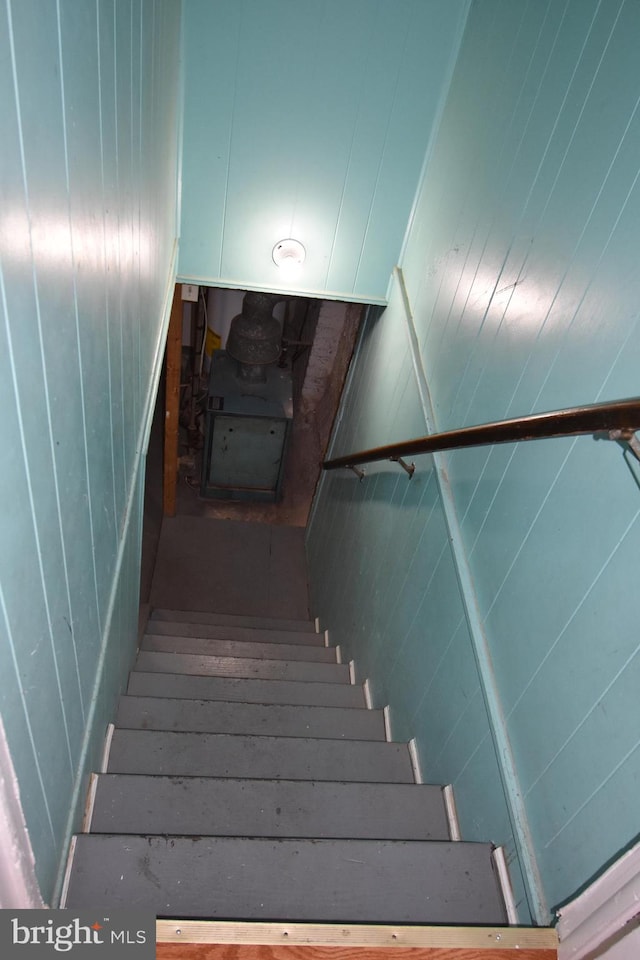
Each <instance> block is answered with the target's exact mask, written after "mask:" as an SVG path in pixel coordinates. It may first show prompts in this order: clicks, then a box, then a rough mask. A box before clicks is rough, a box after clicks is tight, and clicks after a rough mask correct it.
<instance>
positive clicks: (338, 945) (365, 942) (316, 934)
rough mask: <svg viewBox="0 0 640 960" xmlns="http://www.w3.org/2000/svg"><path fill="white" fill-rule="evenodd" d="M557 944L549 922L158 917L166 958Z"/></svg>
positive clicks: (321, 957)
mask: <svg viewBox="0 0 640 960" xmlns="http://www.w3.org/2000/svg"><path fill="white" fill-rule="evenodd" d="M557 947H558V935H557V933H556V931H555V930H552V929H551V928H549V927H533V928H532V927H504V926H500V927H489V926H483V927H473V926H461V927H452V926H444V925H442V926H437V927H428V926H406V925H402V926H398V925H394V926H391V925H385V924H378V923H376V924H367V925H362V924H358V925H355V924H349V925H347V924H328V923H325V924H312V923H260V922H253V923H243V922H240V921H235V922H234V921H224V920H220V921H215V920H213V921H212V920H184V919H179V920H158V921H157V922H156V954H157V957H158V958H159V960H162V958H164V960H178V958H182V957H184V958H185V960H338V958H339V960H382V958H385V957H391V958H393V960H557ZM181 951H182V952H181Z"/></svg>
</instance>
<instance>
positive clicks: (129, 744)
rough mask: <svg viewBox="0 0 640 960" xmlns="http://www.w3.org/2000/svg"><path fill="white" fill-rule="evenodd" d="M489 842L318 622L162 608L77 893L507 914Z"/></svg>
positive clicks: (415, 920) (420, 915) (346, 919)
mask: <svg viewBox="0 0 640 960" xmlns="http://www.w3.org/2000/svg"><path fill="white" fill-rule="evenodd" d="M492 853H493V851H492V847H491V845H490V844H489V843H487V844H483V843H467V842H460V841H452V840H451V839H450V833H449V824H448V820H447V815H446V810H445V804H444V801H443V792H442V788H441V787H440V786H437V785H425V784H417V783H415V782H414V772H413V766H412V763H411V757H410V753H409V749H408V745H407V744H404V743H389V742H387V741H386V739H385V725H384V719H383V716H382V713H381V712H380V711H378V710H370V709H367V706H366V702H365V697H364V691H363V689H362V687H358V686H355V685H354V684H352V683H351V677H350V671H349V667H348V666H347V665H345V664H341V663H339V662H338V658H337V655H336V650H335V649H333V648H330V647H327V646H326V645H325V638H324V636H323V635H321V634H319V633H317V632H316V628H315V624H314V623H313V622H311V621H309V622H307V621H300V620H296V621H286V620H282V619H279V620H273V621H269V620H264V619H262V618H257V617H246V618H245V617H233V616H230V615H216V614H199V613H196V612H189V613H184V612H178V611H168V610H156V611H155V612H154V613H153V614H152V617H151V619H150V620H149V623H148V626H147V631H146V634H145V637H144V640H143V643H142V648H141V650H140V651H139V655H138V658H137V662H136V665H135V668H134V670H133V671H132V673H131V676H130V679H129V684H128V689H127V693H126V694H125V695H124V696H123V697H122V698H121V701H120V704H119V706H118V711H117V714H116V718H115V724H114V730H113V736H112V738H111V741H110V749H109V751H108V760H107V763H106V766H105V770H104V771H103V772H100V773H97V774H96V775H94V778H93V783H92V804H91V811H90V816H88V820H87V824H86V832H84V833H82V834H79V835H77V836H76V837H75V838H74V842H73V845H72V853H71V856H70V868H69V871H68V878H67V883H66V887H65V894H64V900H63V905H65V906H66V907H71V908H74V909H80V908H83V907H89V906H91V907H93V906H95V905H96V904H99V905H100V906H101V908H102V907H104V908H105V909H106V908H111V909H117V908H127V907H129V908H131V907H146V908H148V909H152V910H153V911H154V912H155V913H156V914H157V915H158V916H159V917H168V918H171V917H177V916H180V917H186V918H193V919H199V920H225V921H229V920H238V921H247V920H250V921H288V922H318V923H345V924H362V923H387V924H389V923H391V924H489V925H500V924H504V923H505V922H506V912H505V904H504V902H503V897H502V892H501V888H500V884H499V882H498V877H497V874H496V871H495V869H494V861H493V856H492Z"/></svg>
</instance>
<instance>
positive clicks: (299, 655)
mask: <svg viewBox="0 0 640 960" xmlns="http://www.w3.org/2000/svg"><path fill="white" fill-rule="evenodd" d="M142 649H143V650H159V651H162V652H163V653H195V654H197V655H198V656H205V657H234V658H235V657H250V658H251V659H253V660H306V661H309V662H316V663H336V662H337V661H336V651H335V647H319V646H317V645H315V644H314V645H311V644H306V645H305V644H302V643H264V642H259V643H247V642H245V641H242V640H216V639H213V638H211V637H174V636H163V635H160V634H150V633H146V634H145V636H144V638H143V641H142Z"/></svg>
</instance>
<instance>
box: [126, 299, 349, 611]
mask: <svg viewBox="0 0 640 960" xmlns="http://www.w3.org/2000/svg"><path fill="white" fill-rule="evenodd" d="M245 293H246V291H244V290H232V289H224V288H218V287H203V286H200V287H197V286H192V285H182V284H178V285H177V286H176V297H177V298H179V303H178V301H177V300H176V301H174V314H173V320H172V326H173V343H174V347H173V350H174V353H175V352H176V351H179V361H178V362H179V367H180V372H179V391H178V396H177V401H176V403H177V420H178V448H177V457H176V458H175V462H174V463H173V469H175V471H176V474H177V484H176V489H175V506H174V511H175V514H177V515H178V516H192V517H203V518H210V519H227V520H244V521H252V522H258V523H268V524H283V525H287V526H294V527H305V526H306V523H307V519H308V516H309V511H310V508H311V503H312V501H313V496H314V493H315V489H316V486H317V483H318V480H319V477H320V467H321V463H322V460H323V458H324V455H325V452H326V449H327V445H328V442H329V438H330V435H331V430H332V427H333V423H334V419H335V416H336V413H337V410H338V405H339V402H340V397H341V394H342V390H343V387H344V382H345V378H346V375H347V371H348V368H349V363H350V360H351V356H352V354H353V349H354V345H355V342H356V337H357V334H358V330H359V328H360V324H361V321H362V318H363V316H364V313H365V310H366V305H363V304H355V303H347V302H343V301H335V300H319V299H315V298H309V297H287V299H286V300H283V301H281V302H280V303H279V304H277V306H275V308H274V315H275V316H276V317H277V319H278V320H280V322H281V328H282V352H281V362H283V363H284V364H286V365H287V366H288V369H290V372H291V389H292V395H293V419H292V424H291V431H290V439H289V444H288V449H287V452H286V458H285V461H284V466H283V477H282V488H281V495H280V498H279V499H278V501H277V502H258V501H252V500H248V499H241V500H234V499H210V498H205V497H203V496H201V489H200V488H201V474H202V463H203V457H204V456H205V450H206V436H205V434H206V429H207V417H206V405H207V398H208V393H209V371H210V366H211V364H212V360H213V356H214V355H215V352H216V351H218V350H224V349H225V347H226V343H227V337H228V333H229V327H230V324H231V320H232V318H233V317H234V316H236V315H237V314H239V313H240V312H241V311H242V304H243V299H244V296H245ZM176 307H177V309H176ZM178 325H179V327H180V329H177V326H178ZM171 336H172V331H171V330H170V333H169V343H170V342H171ZM176 341H178V345H176ZM166 368H167V357H166V356H165V365H164V370H163V376H162V380H161V383H160V387H159V390H158V396H157V398H156V409H155V414H154V419H153V427H152V430H151V436H150V442H149V450H148V454H147V469H146V479H145V515H144V530H143V550H142V571H141V597H140V600H141V603H142V604H143V605H144V604H145V603H147V602H148V599H149V593H150V589H151V579H152V575H153V569H154V564H155V556H156V551H157V545H158V540H159V536H160V529H161V526H162V517H163V514H165V515H171V509H169V511H167V503H166V496H163V459H164V424H165V422H166V420H167V419H170V415H169V414H167V410H168V409H169V407H170V406H171V398H170V396H169V393H170V391H169V392H168V391H167V390H166ZM167 404H169V407H168V406H167ZM170 459H173V458H170ZM169 468H170V469H171V466H170V467H169ZM166 470H167V463H166V462H165V463H164V471H165V472H166ZM165 493H166V491H165Z"/></svg>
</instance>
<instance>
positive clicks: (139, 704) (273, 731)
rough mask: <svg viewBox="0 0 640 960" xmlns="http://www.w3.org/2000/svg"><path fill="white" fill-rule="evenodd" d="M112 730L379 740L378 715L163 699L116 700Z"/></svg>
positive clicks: (381, 721) (335, 709)
mask: <svg viewBox="0 0 640 960" xmlns="http://www.w3.org/2000/svg"><path fill="white" fill-rule="evenodd" d="M115 722H116V726H118V727H126V728H128V729H141V730H178V731H192V732H201V733H228V734H236V733H241V734H249V735H251V734H253V735H258V736H271V737H307V738H309V737H321V738H327V739H332V740H342V739H346V740H384V739H385V729H384V718H383V715H382V711H381V710H365V709H361V710H349V709H344V708H342V707H307V706H304V707H302V706H291V705H286V706H285V705H282V704H263V703H226V702H224V701H217V700H183V699H168V698H163V697H132V696H124V697H121V698H120V703H119V705H118V712H117V715H116V721H115Z"/></svg>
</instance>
